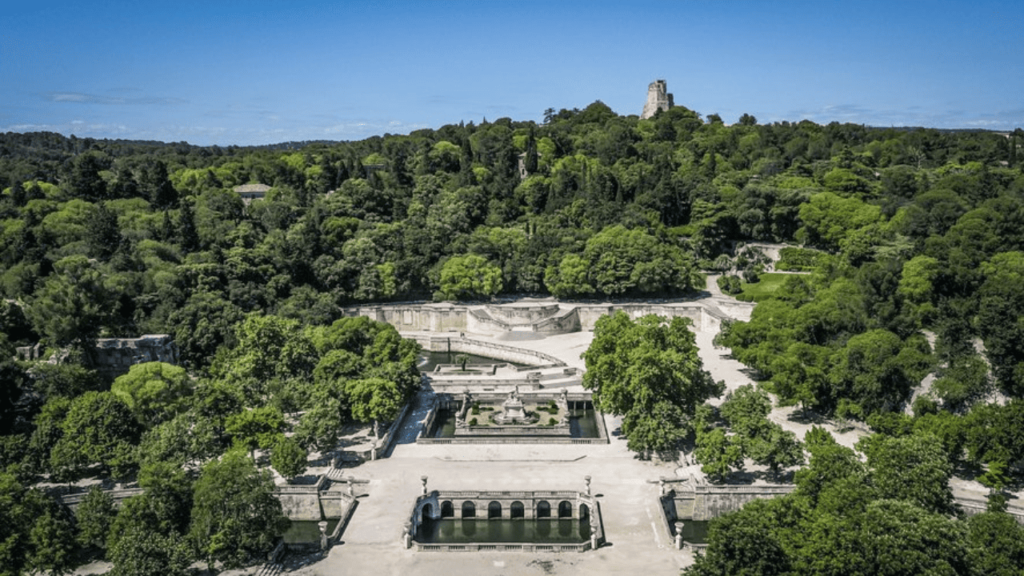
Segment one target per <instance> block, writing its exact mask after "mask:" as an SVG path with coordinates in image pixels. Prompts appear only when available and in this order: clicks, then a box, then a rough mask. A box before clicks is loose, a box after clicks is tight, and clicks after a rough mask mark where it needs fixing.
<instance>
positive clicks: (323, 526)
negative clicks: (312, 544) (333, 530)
mask: <svg viewBox="0 0 1024 576" xmlns="http://www.w3.org/2000/svg"><path fill="white" fill-rule="evenodd" d="M316 526H317V528H319V529H320V550H327V521H326V520H321V521H319V522H317V523H316Z"/></svg>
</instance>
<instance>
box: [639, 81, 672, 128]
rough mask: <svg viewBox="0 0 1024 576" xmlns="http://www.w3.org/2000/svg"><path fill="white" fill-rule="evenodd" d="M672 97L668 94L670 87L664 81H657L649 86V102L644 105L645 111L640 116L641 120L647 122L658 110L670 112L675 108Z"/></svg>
mask: <svg viewBox="0 0 1024 576" xmlns="http://www.w3.org/2000/svg"><path fill="white" fill-rule="evenodd" d="M675 105H676V104H675V101H674V100H673V99H672V95H671V94H669V93H668V85H667V84H666V83H665V81H664V80H655V81H654V82H651V83H650V85H648V86H647V102H645V103H644V111H643V113H642V114H640V119H641V120H646V119H647V118H650V117H651V116H654V113H655V112H657V111H658V110H668V109H669V108H671V107H673V106H675Z"/></svg>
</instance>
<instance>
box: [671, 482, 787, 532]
mask: <svg viewBox="0 0 1024 576" xmlns="http://www.w3.org/2000/svg"><path fill="white" fill-rule="evenodd" d="M795 489H796V486H793V485H786V486H708V485H700V486H691V487H687V488H682V489H677V490H675V491H672V492H669V493H668V494H667V495H665V496H663V497H662V500H661V504H662V508H663V510H664V512H665V515H666V516H667V519H668V522H669V525H671V524H672V522H674V521H676V520H677V519H681V520H711V519H712V518H718V517H719V516H722V515H725V514H728V513H729V512H735V511H736V510H739V509H740V508H742V507H743V506H744V505H745V504H747V503H748V502H751V501H753V500H758V499H764V498H777V497H779V496H785V495H786V494H789V493H790V492H792V491H793V490H795Z"/></svg>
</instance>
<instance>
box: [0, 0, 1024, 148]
mask: <svg viewBox="0 0 1024 576" xmlns="http://www.w3.org/2000/svg"><path fill="white" fill-rule="evenodd" d="M0 7H2V10H0V14H2V15H3V16H2V18H0V132H8V131H14V132H29V131H35V130H48V131H54V132H60V133H62V134H75V135H77V136H80V137H85V136H90V137H94V138H129V139H146V140H161V141H174V142H176V141H182V140H184V141H187V142H191V143H194V144H220V145H228V144H239V145H246V144H267V143H274V142H283V141H289V140H321V139H325V140H356V139H362V138H365V137H368V136H372V135H375V134H384V133H388V132H390V133H395V134H403V133H408V132H409V131H411V130H416V129H419V128H437V127H439V126H442V125H444V124H449V123H458V122H459V121H467V122H468V121H474V122H478V123H479V122H480V121H481V120H482V119H483V118H487V119H490V120H494V119H497V118H501V117H506V116H507V117H511V118H513V119H516V120H537V121H540V120H541V119H542V117H543V112H544V110H545V109H547V108H555V109H556V110H557V109H560V108H573V107H579V108H583V107H585V106H586V105H588V104H590V103H591V102H593V101H595V100H601V101H603V102H604V103H606V104H608V105H609V106H611V108H612V109H613V110H615V111H616V112H618V113H620V114H639V113H640V111H641V109H642V108H643V103H644V98H645V96H646V92H647V85H648V83H650V82H651V81H652V80H655V79H658V78H662V79H665V80H666V81H667V82H668V87H669V91H670V92H673V93H674V95H675V101H676V103H677V104H681V105H684V106H687V107H689V108H691V109H693V110H696V111H697V112H700V113H701V114H705V115H706V114H710V113H718V114H720V115H721V116H722V117H723V119H724V120H725V121H726V122H730V123H731V122H735V121H736V119H738V118H739V116H740V115H741V114H743V113H745V112H746V113H750V114H753V115H755V116H756V117H757V118H758V120H759V121H761V122H773V121H782V120H789V121H794V122H795V121H799V120H802V119H805V118H806V119H810V120H813V121H815V122H819V123H827V122H831V121H833V120H835V121H839V122H855V123H861V124H868V125H873V126H931V127H941V128H976V127H977V128H990V129H997V130H1004V129H1012V128H1015V127H1024V50H1022V49H1021V41H1022V38H1024V35H1022V32H1021V30H1022V26H1024V2H1022V1H1020V0H1016V1H1001V2H1000V1H991V0H976V1H971V2H941V1H931V2H914V1H889V2H867V1H864V2H854V1H847V2H830V1H825V0H818V1H814V2H802V1H782V0H780V1H773V2H767V1H765V2H741V1H716V2H711V1H675V2H659V1H654V0H648V1H644V2H600V1H588V2H533V1H516V2H511V1H504V2H498V1H476V2H470V1H451V0H449V1H434V2H427V1H423V2H396V1H392V2H373V3H370V2H303V1H301V0H299V1H288V2H284V1H271V2H264V1H261V0H248V1H218V0H207V1H205V2H193V1H190V0H182V1H177V2H169V1H157V0H149V1H139V0H135V1H133V2H115V1H105V2H98V1H89V0H79V1H77V2H53V1H47V0H31V1H20V0H2V2H0Z"/></svg>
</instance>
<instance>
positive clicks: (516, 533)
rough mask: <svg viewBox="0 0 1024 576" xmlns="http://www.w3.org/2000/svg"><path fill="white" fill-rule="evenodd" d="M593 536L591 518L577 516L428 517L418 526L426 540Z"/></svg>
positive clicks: (572, 540) (562, 540)
mask: <svg viewBox="0 0 1024 576" xmlns="http://www.w3.org/2000/svg"><path fill="white" fill-rule="evenodd" d="M588 539H590V520H588V519H583V520H579V519H576V518H531V519H523V518H517V519H514V520H509V519H490V520H485V519H483V518H443V519H441V520H431V519H429V518H426V519H424V521H423V523H422V524H420V526H419V527H418V528H417V529H416V541H417V542H420V543H423V544H469V543H499V544H518V543H533V544H578V543H580V542H586V541H587V540H588Z"/></svg>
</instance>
